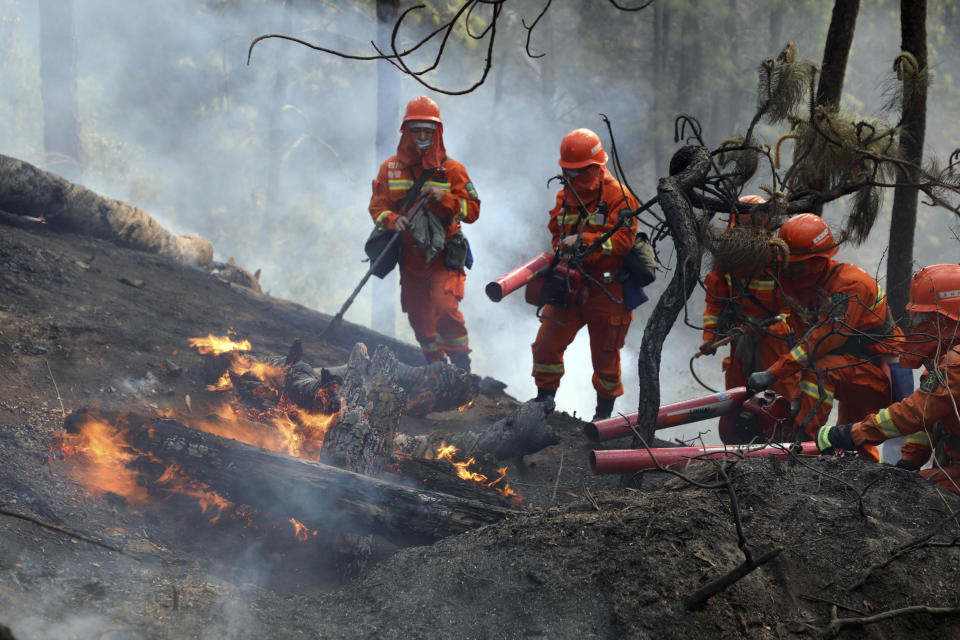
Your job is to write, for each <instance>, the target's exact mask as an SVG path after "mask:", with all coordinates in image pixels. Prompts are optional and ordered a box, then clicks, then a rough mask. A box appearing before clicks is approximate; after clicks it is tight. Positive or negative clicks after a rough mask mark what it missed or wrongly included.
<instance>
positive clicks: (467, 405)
mask: <svg viewBox="0 0 960 640" xmlns="http://www.w3.org/2000/svg"><path fill="white" fill-rule="evenodd" d="M474 401H476V398H470V402H468V403H467V404H465V405H463V406H461V407H457V411H466V410H467V409H469V408H470V407H472V406H473V403H474Z"/></svg>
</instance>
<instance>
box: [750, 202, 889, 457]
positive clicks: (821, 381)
mask: <svg viewBox="0 0 960 640" xmlns="http://www.w3.org/2000/svg"><path fill="white" fill-rule="evenodd" d="M779 236H780V238H782V239H783V240H784V241H785V242H786V243H787V245H788V247H789V249H790V258H789V264H788V267H787V270H786V273H785V276H784V278H783V281H782V284H783V289H784V293H785V294H786V295H787V296H788V301H789V302H790V304H791V306H792V307H793V310H792V311H791V314H790V318H789V320H790V322H791V324H793V326H794V330H795V334H796V335H797V336H798V338H797V339H796V341H795V343H794V346H793V348H792V349H791V350H790V351H789V353H786V354H784V355H783V356H781V357H780V358H779V359H778V360H777V361H776V362H775V363H773V364H772V365H771V366H770V367H768V368H767V369H766V370H764V371H759V372H756V373H753V374H751V375H750V376H749V378H748V379H747V387H748V388H751V389H765V388H767V387H769V386H770V385H771V384H773V382H774V381H776V380H782V379H784V378H786V377H789V376H792V375H794V374H795V373H797V372H801V378H800V388H799V394H798V399H799V411H798V413H797V416H796V418H795V421H794V425H795V429H797V430H798V431H800V432H801V435H804V436H805V438H804V439H807V440H812V439H814V438H815V437H816V434H817V430H818V429H819V428H820V427H821V426H822V425H823V424H825V423H826V421H827V418H828V417H829V415H830V409H831V408H832V406H833V403H834V401H839V403H840V404H839V407H838V411H839V415H840V421H841V422H854V421H857V420H860V419H862V418H864V417H865V416H866V415H868V414H869V413H871V412H873V411H877V410H878V409H880V408H881V407H884V406H886V405H888V404H890V402H892V401H893V400H895V399H898V398H895V397H894V396H893V395H892V385H891V381H890V375H889V361H890V360H892V359H893V358H894V356H893V354H895V353H899V350H898V348H899V340H901V339H902V335H903V334H902V333H901V331H900V329H899V328H897V326H896V324H895V323H894V322H893V318H892V316H891V314H890V312H889V311H888V310H887V299H886V294H885V293H884V292H883V291H881V290H880V288H879V286H878V285H877V282H876V280H874V279H873V278H872V277H871V276H870V275H869V274H868V273H866V272H865V271H864V270H863V269H860V268H859V267H857V266H855V265H852V264H848V263H842V262H836V261H834V260H833V259H832V257H833V256H834V255H835V254H836V253H837V250H838V248H839V246H838V244H837V242H836V241H835V240H834V238H833V234H832V233H831V231H830V228H829V227H828V226H827V223H826V222H824V221H823V219H822V218H820V217H819V216H815V215H813V214H812V213H802V214H800V215H798V216H795V217H793V218H791V219H790V220H788V221H787V222H786V223H784V225H783V226H782V227H781V228H780V232H779ZM821 385H822V387H821ZM821 388H822V391H821ZM874 455H875V454H874Z"/></svg>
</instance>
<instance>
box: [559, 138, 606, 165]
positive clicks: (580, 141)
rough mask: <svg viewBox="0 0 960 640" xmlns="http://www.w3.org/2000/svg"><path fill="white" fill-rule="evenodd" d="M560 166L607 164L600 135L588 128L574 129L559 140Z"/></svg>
mask: <svg viewBox="0 0 960 640" xmlns="http://www.w3.org/2000/svg"><path fill="white" fill-rule="evenodd" d="M559 164H560V166H561V167H563V168H564V169H580V168H582V167H586V166H588V165H591V164H607V152H606V151H604V150H603V143H602V142H600V136H598V135H597V134H595V133H594V132H593V131H590V129H574V130H573V131H571V132H570V133H568V134H567V135H565V136H563V140H561V141H560V163H559Z"/></svg>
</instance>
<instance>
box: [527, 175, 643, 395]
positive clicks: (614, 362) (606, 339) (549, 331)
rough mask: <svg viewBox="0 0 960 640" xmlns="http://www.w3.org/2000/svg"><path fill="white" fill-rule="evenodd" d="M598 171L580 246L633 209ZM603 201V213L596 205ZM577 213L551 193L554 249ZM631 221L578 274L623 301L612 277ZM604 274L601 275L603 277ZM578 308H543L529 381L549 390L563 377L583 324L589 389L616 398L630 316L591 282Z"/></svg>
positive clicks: (631, 232)
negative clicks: (597, 184) (587, 335)
mask: <svg viewBox="0 0 960 640" xmlns="http://www.w3.org/2000/svg"><path fill="white" fill-rule="evenodd" d="M598 170H600V171H602V180H601V186H600V189H599V191H598V192H597V193H596V194H594V197H593V198H591V199H589V200H588V199H584V200H585V201H584V204H585V205H586V207H587V211H588V212H589V215H588V216H587V217H586V219H585V220H584V221H583V222H582V226H583V243H584V244H587V245H589V244H592V243H593V242H594V241H595V240H596V239H598V238H599V237H600V236H601V235H603V233H604V232H605V231H608V230H609V229H611V228H612V227H613V226H614V225H615V224H616V223H617V220H619V215H618V214H619V212H620V211H621V210H623V209H636V208H637V206H638V203H637V200H636V198H634V197H633V196H632V195H631V194H630V193H628V192H626V190H625V189H624V188H623V187H621V185H620V183H619V182H617V180H616V179H615V178H614V177H613V175H611V174H610V172H609V171H608V170H607V168H606V167H605V166H598ZM601 202H605V203H606V215H604V214H603V208H602V207H600V206H599V203H601ZM578 218H579V213H578V212H577V208H576V207H572V206H570V203H569V198H568V197H567V194H566V189H562V190H561V191H560V192H559V193H558V194H557V204H556V206H555V207H554V208H553V209H552V210H551V211H550V222H549V224H548V228H549V229H550V233H551V234H552V236H553V247H554V249H556V248H557V246H558V244H559V242H560V239H561V238H563V237H564V236H569V235H575V234H576V233H577V221H578ZM636 228H637V222H636V220H635V219H632V220H631V221H630V224H629V225H625V226H623V227H621V228H620V229H618V230H617V231H616V232H615V233H614V234H613V235H612V236H610V238H608V239H607V240H606V241H605V242H604V243H603V244H602V245H601V247H599V248H598V249H597V250H595V251H594V252H593V253H591V254H589V255H588V256H587V258H586V259H585V260H584V262H583V263H582V267H583V270H584V272H585V273H586V274H587V275H589V276H590V277H592V278H593V279H595V280H597V281H599V282H601V283H603V282H605V281H606V280H611V281H610V282H607V283H605V284H604V285H603V286H604V288H606V290H607V291H609V292H610V294H611V295H612V296H613V297H614V298H617V299H619V300H622V299H623V286H622V285H621V284H620V283H619V282H618V281H617V280H616V278H615V277H613V276H614V274H615V273H616V271H617V269H620V268H621V267H622V266H623V256H625V255H626V254H627V253H629V252H630V250H631V249H632V248H633V242H634V238H635V236H636ZM604 274H607V277H606V278H605V277H604ZM584 287H585V289H586V290H585V291H584V292H583V302H582V304H579V305H576V306H572V307H568V308H561V307H559V306H555V305H547V306H545V307H544V309H543V312H542V314H541V318H540V330H539V331H538V332H537V337H536V339H535V340H534V342H533V344H532V345H531V347H532V348H533V378H534V381H535V382H536V385H537V388H538V389H547V390H555V389H557V387H559V386H560V378H561V377H563V353H564V351H566V349H567V347H568V346H569V345H570V343H571V342H573V339H574V338H575V337H576V335H577V332H579V331H580V329H581V328H582V327H583V325H587V331H589V333H590V354H591V358H592V360H593V378H592V381H593V388H594V389H596V391H597V397H598V398H616V397H618V396H621V395H623V383H622V382H621V380H620V349H622V348H623V344H624V341H625V339H626V337H627V331H628V330H629V329H630V321H631V320H632V319H633V314H632V313H631V312H630V311H627V308H626V307H625V306H623V304H617V303H616V302H613V301H612V300H610V299H609V298H608V297H607V296H606V295H605V294H604V293H603V292H602V291H601V289H600V287H599V286H598V285H596V284H595V283H592V282H589V283H586V284H585V285H584Z"/></svg>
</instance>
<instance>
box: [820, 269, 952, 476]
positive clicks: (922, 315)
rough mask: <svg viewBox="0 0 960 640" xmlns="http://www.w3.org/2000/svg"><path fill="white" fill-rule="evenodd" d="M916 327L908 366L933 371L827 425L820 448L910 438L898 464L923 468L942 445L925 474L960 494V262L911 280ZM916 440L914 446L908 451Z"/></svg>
mask: <svg viewBox="0 0 960 640" xmlns="http://www.w3.org/2000/svg"><path fill="white" fill-rule="evenodd" d="M907 311H909V313H910V328H909V330H908V335H907V337H906V338H905V339H904V349H903V355H901V357H900V362H901V364H903V366H905V367H908V368H911V369H917V368H919V367H920V365H921V364H922V363H925V364H926V367H927V371H926V372H925V373H924V375H923V376H922V377H921V379H920V388H919V389H917V390H916V391H915V392H914V393H912V394H911V395H910V396H909V397H907V398H905V399H904V400H902V401H900V402H895V403H893V404H891V405H890V406H888V407H887V408H885V409H882V410H881V411H879V412H877V413H874V414H871V415H869V416H867V417H866V418H865V419H863V420H861V421H859V422H856V423H854V424H841V425H838V426H829V425H828V426H824V427H822V428H821V429H820V430H819V432H818V433H817V447H818V448H819V449H820V450H821V451H823V452H828V451H831V450H833V449H844V450H847V451H854V450H859V449H861V448H862V447H864V446H866V445H870V444H879V443H881V442H883V441H884V440H888V439H891V438H896V437H899V436H907V445H904V448H903V457H902V458H901V459H900V462H898V463H897V466H899V467H903V468H907V469H911V470H917V469H919V468H920V466H921V465H923V464H924V462H926V457H927V456H928V455H929V453H930V439H931V438H932V440H933V442H932V444H933V445H935V446H936V448H937V454H938V455H937V456H935V458H934V460H935V462H934V464H933V466H932V467H931V468H929V469H924V470H922V471H920V475H921V476H922V477H924V478H926V479H927V480H930V481H931V482H933V483H934V484H936V485H937V486H939V487H943V488H944V489H948V490H950V491H953V492H954V493H960V486H958V485H960V417H958V411H957V407H958V406H960V265H955V264H936V265H932V266H929V267H924V268H923V269H921V270H920V271H918V272H917V273H916V274H915V275H914V277H913V281H912V282H911V284H910V302H909V303H908V304H907ZM911 442H912V443H913V444H915V445H917V446H914V447H913V448H912V450H910V449H908V445H910V444H911Z"/></svg>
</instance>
